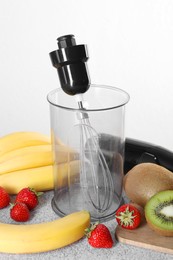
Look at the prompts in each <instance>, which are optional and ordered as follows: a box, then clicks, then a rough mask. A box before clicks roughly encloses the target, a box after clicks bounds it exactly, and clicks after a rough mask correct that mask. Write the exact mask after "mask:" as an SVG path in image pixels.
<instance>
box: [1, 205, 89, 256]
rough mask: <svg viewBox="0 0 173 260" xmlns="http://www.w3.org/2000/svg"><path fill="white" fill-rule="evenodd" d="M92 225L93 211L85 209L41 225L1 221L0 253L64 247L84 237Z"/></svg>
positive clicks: (20, 252)
mask: <svg viewBox="0 0 173 260" xmlns="http://www.w3.org/2000/svg"><path fill="white" fill-rule="evenodd" d="M89 225H90V214H89V212H88V211H85V210H83V211H79V212H75V213H72V214H70V215H67V216H65V217H63V218H61V219H56V220H54V221H51V222H44V223H39V224H30V225H26V224H21V225H19V224H18V225H15V224H5V223H0V230H1V232H0V252H2V253H15V254H22V253H23V254H24V253H25V254H26V253H38V252H46V251H49V250H54V249H57V248H61V247H64V246H67V245H69V244H71V243H74V242H76V241H78V240H79V239H81V238H82V237H83V236H84V230H85V229H86V228H87V227H89Z"/></svg>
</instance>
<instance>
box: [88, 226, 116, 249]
mask: <svg viewBox="0 0 173 260" xmlns="http://www.w3.org/2000/svg"><path fill="white" fill-rule="evenodd" d="M85 232H86V233H85V234H86V236H87V238H88V242H89V244H90V245H91V246H92V247H95V248H111V247H112V246H113V240H112V237H111V234H110V232H109V229H108V228H107V227H106V226H105V225H103V224H99V223H95V224H92V225H91V227H90V228H87V229H86V230H85Z"/></svg>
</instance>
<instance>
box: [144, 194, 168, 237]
mask: <svg viewBox="0 0 173 260" xmlns="http://www.w3.org/2000/svg"><path fill="white" fill-rule="evenodd" d="M145 218H146V221H147V223H148V225H149V227H150V228H151V229H152V230H154V231H155V232H156V233H158V234H159V235H162V236H173V190H166V191H160V192H158V193H156V194H155V195H154V196H152V197H151V198H150V199H149V201H148V202H147V204H146V205H145Z"/></svg>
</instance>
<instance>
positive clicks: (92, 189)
mask: <svg viewBox="0 0 173 260" xmlns="http://www.w3.org/2000/svg"><path fill="white" fill-rule="evenodd" d="M81 97H82V95H80V99H81V100H80V101H78V106H79V109H80V112H79V113H78V120H79V122H80V168H81V186H82V187H83V188H82V190H83V194H84V199H86V201H87V202H89V203H90V204H91V205H92V207H93V208H94V209H95V210H96V211H97V213H103V212H105V211H106V210H108V209H109V207H110V205H111V203H112V199H113V192H114V185H113V180H112V176H111V172H110V170H109V168H108V165H107V162H106V160H105V157H104V155H103V153H102V151H101V149H100V146H99V135H98V134H97V132H96V130H95V129H94V128H93V127H92V126H91V123H90V119H89V116H88V113H87V112H86V110H85V108H84V107H83V101H82V98H81Z"/></svg>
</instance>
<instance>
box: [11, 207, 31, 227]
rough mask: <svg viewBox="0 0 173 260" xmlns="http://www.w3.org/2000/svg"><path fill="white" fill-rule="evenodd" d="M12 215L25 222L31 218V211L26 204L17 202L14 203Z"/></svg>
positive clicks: (13, 217)
mask: <svg viewBox="0 0 173 260" xmlns="http://www.w3.org/2000/svg"><path fill="white" fill-rule="evenodd" d="M10 217H11V218H12V219H14V220H15V221H19V222H25V221H27V220H29V218H30V212H29V209H28V207H27V206H26V204H24V203H21V202H17V203H15V204H12V208H11V209H10Z"/></svg>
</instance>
